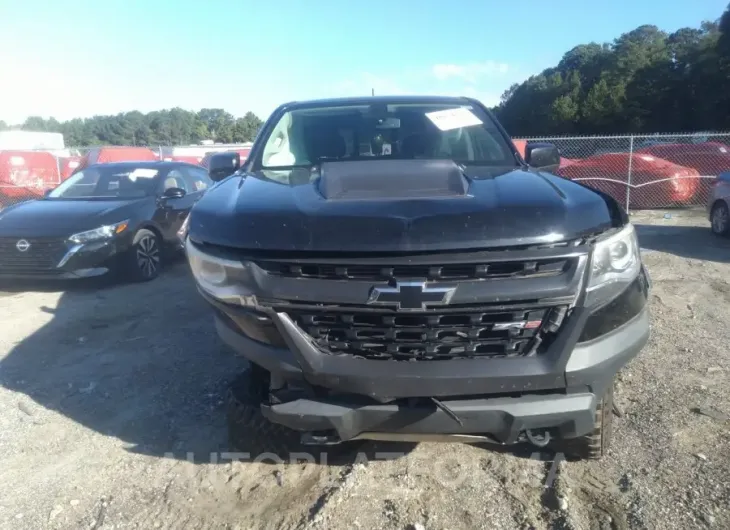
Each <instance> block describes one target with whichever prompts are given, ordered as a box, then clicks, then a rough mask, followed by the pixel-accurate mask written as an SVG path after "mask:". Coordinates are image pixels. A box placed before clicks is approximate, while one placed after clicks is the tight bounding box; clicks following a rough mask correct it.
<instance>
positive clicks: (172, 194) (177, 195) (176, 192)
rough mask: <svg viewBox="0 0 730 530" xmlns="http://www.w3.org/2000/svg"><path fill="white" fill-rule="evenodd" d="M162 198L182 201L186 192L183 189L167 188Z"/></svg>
mask: <svg viewBox="0 0 730 530" xmlns="http://www.w3.org/2000/svg"><path fill="white" fill-rule="evenodd" d="M162 196H163V197H164V198H165V199H182V198H183V197H185V190H184V189H182V188H167V189H166V190H165V191H164V193H163V194H162Z"/></svg>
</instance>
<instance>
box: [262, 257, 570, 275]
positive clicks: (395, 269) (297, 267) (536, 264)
mask: <svg viewBox="0 0 730 530" xmlns="http://www.w3.org/2000/svg"><path fill="white" fill-rule="evenodd" d="M256 264H257V265H258V266H259V267H261V268H262V269H264V270H265V271H266V272H268V273H269V274H275V275H278V276H285V277H289V278H318V279H324V280H343V279H356V280H370V281H383V280H392V279H396V280H397V279H400V278H425V279H429V280H476V279H498V278H534V277H539V276H556V275H558V274H561V273H562V272H564V271H565V270H566V269H567V268H568V267H569V265H570V259H569V258H553V259H541V260H529V261H497V262H492V263H457V264H446V265H333V264H301V263H288V262H281V261H259V262H257V263H256Z"/></svg>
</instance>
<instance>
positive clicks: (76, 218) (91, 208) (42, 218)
mask: <svg viewBox="0 0 730 530" xmlns="http://www.w3.org/2000/svg"><path fill="white" fill-rule="evenodd" d="M148 200H150V199H149V198H145V199H135V200H131V201H129V200H126V201H107V200H98V201H96V200H90V201H89V200H86V201H83V200H53V199H51V200H47V199H43V200H37V201H29V202H24V203H20V204H17V205H15V206H10V207H8V208H6V209H4V210H2V211H0V237H68V236H70V235H72V234H75V233H78V232H83V231H84V230H92V229H94V228H98V227H99V226H101V225H104V224H111V223H117V222H119V221H124V220H125V219H127V217H129V214H130V212H132V211H133V210H134V208H135V207H136V206H138V205H139V203H140V202H141V201H148Z"/></svg>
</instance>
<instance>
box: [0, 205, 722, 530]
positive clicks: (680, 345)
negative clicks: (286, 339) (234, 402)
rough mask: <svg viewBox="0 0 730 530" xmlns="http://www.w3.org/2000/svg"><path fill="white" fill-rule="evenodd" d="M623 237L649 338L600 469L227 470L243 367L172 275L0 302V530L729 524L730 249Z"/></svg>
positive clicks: (372, 450)
mask: <svg viewBox="0 0 730 530" xmlns="http://www.w3.org/2000/svg"><path fill="white" fill-rule="evenodd" d="M634 222H635V223H636V224H637V226H639V233H640V240H641V244H642V247H643V248H644V250H645V261H646V263H647V265H648V267H649V270H650V272H651V274H652V278H653V281H654V290H653V293H652V302H651V303H652V311H653V314H652V323H653V331H652V338H651V340H650V343H649V345H648V346H647V348H646V349H645V350H644V351H643V352H642V354H641V356H640V357H639V358H637V359H636V360H635V361H633V362H632V363H631V364H630V365H629V366H628V367H627V369H626V370H624V371H623V372H622V373H621V374H620V379H619V383H618V392H617V400H618V410H617V413H618V416H617V417H616V418H615V420H616V423H615V425H616V433H615V434H616V436H615V440H614V442H615V443H614V445H613V448H612V449H611V452H610V454H609V455H608V456H607V457H606V458H604V459H603V460H602V461H601V462H590V463H580V462H579V463H575V462H571V463H565V462H562V463H556V462H553V461H551V459H552V457H551V456H549V455H543V456H542V457H541V456H540V455H531V454H530V450H529V449H527V450H524V451H523V450H516V451H514V450H513V451H498V452H497V451H494V450H490V449H487V448H484V447H478V446H468V445H460V444H420V445H418V446H396V445H388V444H382V445H378V446H377V447H376V446H366V447H365V448H363V449H364V450H365V449H367V452H363V453H361V454H359V455H358V457H357V458H356V459H355V461H352V462H349V463H346V464H342V463H330V464H325V463H322V462H321V461H320V460H321V459H318V462H317V463H312V464H306V463H305V464H281V463H277V462H275V461H273V460H272V459H263V460H266V461H258V462H242V461H235V459H234V458H232V456H233V455H230V454H226V451H227V447H226V435H225V427H224V422H223V420H224V418H223V410H222V398H223V393H224V391H225V388H226V385H227V383H228V382H229V381H231V380H232V379H233V378H234V377H235V375H236V374H237V373H238V372H239V371H240V370H241V368H242V367H243V361H240V360H237V359H235V358H234V357H233V356H232V355H230V354H229V352H227V351H226V349H225V348H224V347H223V346H221V345H220V343H219V342H218V340H217V338H216V337H215V333H214V331H213V326H212V323H211V319H210V315H209V312H208V310H207V308H206V307H205V306H203V304H202V303H201V301H200V300H199V298H198V296H197V293H196V292H195V289H194V287H193V285H192V282H191V281H190V279H189V277H188V273H187V270H186V268H185V266H184V264H182V263H179V264H176V265H174V266H172V267H171V269H170V270H169V271H167V272H166V273H165V275H164V276H163V277H161V278H159V279H158V280H156V281H155V282H154V283H152V284H148V285H124V286H111V287H106V288H97V289H90V288H85V287H76V288H73V289H71V288H69V290H67V291H64V292H58V291H57V290H54V289H50V290H49V289H46V290H36V291H34V292H5V293H2V294H1V295H0V317H1V318H2V320H1V321H2V326H3V327H2V333H1V334H0V484H2V494H0V528H8V529H14V530H23V529H33V530H35V529H42V528H54V529H55V528H70V529H76V528H85V529H94V530H100V529H112V528H115V529H127V528H144V529H147V528H170V529H176V530H177V529H184V528H190V529H197V528H231V529H232V528H240V529H247V528H312V529H319V528H322V529H325V528H327V529H333V530H336V529H352V528H363V529H371V528H384V529H404V528H418V529H420V528H425V529H441V528H443V529H451V530H454V529H461V528H464V529H467V528H468V529H475V528H485V529H513V528H517V529H522V528H524V529H528V528H535V529H547V528H551V529H552V528H568V529H591V530H592V529H624V528H638V529H644V528H646V529H653V528H657V529H659V528H661V529H673V528H677V529H680V528H681V529H690V528H708V527H712V528H730V421H728V419H727V415H728V414H730V397H728V394H727V392H725V389H726V388H727V382H728V381H729V380H730V379H729V373H730V362H729V361H730V353H728V344H730V328H728V326H727V321H728V319H730V309H729V308H730V283H728V281H727V278H729V277H730V264H729V263H730V242H725V241H720V240H716V239H715V238H713V237H712V236H711V235H710V233H709V228H708V227H707V222H706V221H705V219H704V218H703V216H702V215H699V214H691V213H683V214H677V213H674V214H672V217H671V218H669V219H665V218H663V217H662V214H656V213H654V214H641V215H636V216H634ZM56 289H57V287H56ZM723 383H724V384H723ZM708 414H709V415H708ZM723 414H724V415H725V416H724V417H723ZM264 456H265V455H264ZM539 458H542V460H539ZM258 460H262V459H261V458H259V459H258ZM546 483H549V484H550V487H545V484H546Z"/></svg>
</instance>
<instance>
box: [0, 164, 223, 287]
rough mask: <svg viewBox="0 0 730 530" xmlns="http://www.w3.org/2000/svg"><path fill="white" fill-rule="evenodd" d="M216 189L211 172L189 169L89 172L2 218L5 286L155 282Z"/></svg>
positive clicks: (115, 167) (133, 167)
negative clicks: (109, 278) (124, 279)
mask: <svg viewBox="0 0 730 530" xmlns="http://www.w3.org/2000/svg"><path fill="white" fill-rule="evenodd" d="M211 184H212V182H211V180H210V178H209V177H208V173H207V172H206V171H205V169H203V168H201V167H198V166H194V165H192V164H186V163H181V162H119V163H113V164H98V165H92V166H89V167H87V168H85V169H83V170H82V171H79V172H77V173H75V174H74V175H73V176H71V177H70V178H69V179H68V180H65V181H64V182H62V183H61V184H60V185H59V186H58V187H57V188H55V189H53V190H51V191H49V192H48V193H47V194H46V196H45V197H44V198H42V199H39V200H34V201H28V202H24V203H20V204H17V205H15V206H11V207H9V208H6V209H5V210H2V211H1V212H0V278H6V279H7V278H18V279H32V278H43V279H73V278H88V277H93V276H101V275H104V274H106V273H108V272H120V273H122V274H124V275H126V276H128V277H131V279H133V280H137V281H147V280H152V279H154V278H156V277H157V275H158V274H159V273H160V270H161V267H162V262H163V258H164V256H166V255H167V253H166V250H168V249H180V240H179V237H178V231H179V230H181V229H182V227H183V223H184V221H185V219H186V218H187V215H188V213H189V212H190V209H191V208H192V206H193V204H194V203H195V202H196V201H197V200H198V199H199V198H200V197H201V196H202V195H203V193H205V191H206V190H207V189H208V187H209V186H210V185H211Z"/></svg>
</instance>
